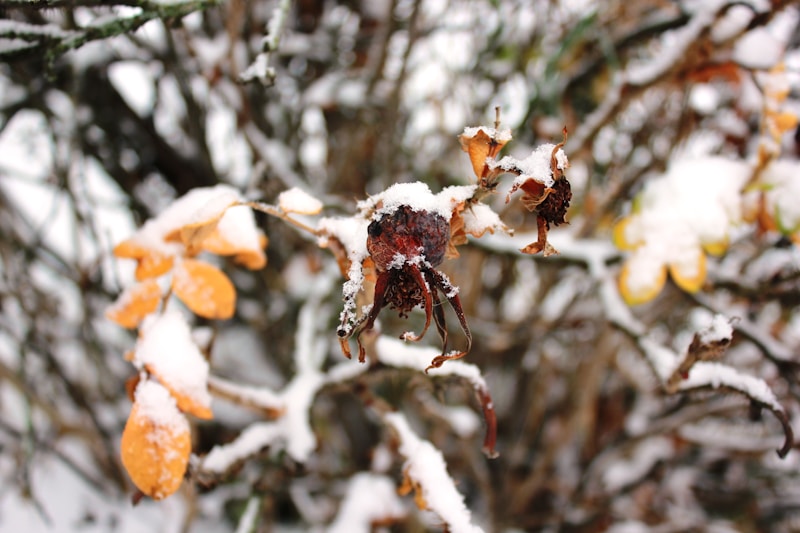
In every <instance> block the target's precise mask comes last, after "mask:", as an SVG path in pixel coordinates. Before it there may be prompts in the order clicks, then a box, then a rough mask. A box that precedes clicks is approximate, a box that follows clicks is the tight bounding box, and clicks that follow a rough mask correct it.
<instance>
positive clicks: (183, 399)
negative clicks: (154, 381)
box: [144, 364, 214, 420]
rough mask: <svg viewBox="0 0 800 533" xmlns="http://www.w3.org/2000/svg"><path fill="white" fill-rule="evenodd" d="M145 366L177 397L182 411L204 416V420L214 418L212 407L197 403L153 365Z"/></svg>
mask: <svg viewBox="0 0 800 533" xmlns="http://www.w3.org/2000/svg"><path fill="white" fill-rule="evenodd" d="M144 367H145V369H146V370H147V371H148V372H149V373H150V374H152V375H153V376H155V377H157V378H158V381H159V382H160V383H161V384H162V385H163V386H164V387H166V388H167V390H168V391H169V393H170V394H171V395H172V397H173V398H175V402H176V403H177V405H178V409H179V410H180V411H182V412H184V413H189V414H190V415H194V416H196V417H197V418H202V419H203V420H211V419H212V418H214V413H213V412H212V411H211V408H210V407H208V406H207V405H202V404H200V403H197V401H196V400H195V399H194V398H192V397H191V396H190V395H188V394H184V393H183V392H182V391H181V389H180V387H175V386H173V385H172V384H171V383H170V382H169V380H168V378H165V377H164V376H161V375H160V374H159V373H158V372H157V371H156V369H155V367H154V366H153V365H149V364H146V365H144Z"/></svg>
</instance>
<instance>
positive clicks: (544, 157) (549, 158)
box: [496, 128, 572, 256]
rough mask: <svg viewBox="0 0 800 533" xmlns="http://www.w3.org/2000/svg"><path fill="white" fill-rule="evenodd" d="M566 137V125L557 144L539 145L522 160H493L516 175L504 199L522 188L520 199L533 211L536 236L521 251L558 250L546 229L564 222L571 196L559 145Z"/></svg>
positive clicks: (565, 160)
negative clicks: (533, 241)
mask: <svg viewBox="0 0 800 533" xmlns="http://www.w3.org/2000/svg"><path fill="white" fill-rule="evenodd" d="M566 141H567V129H566V128H564V140H563V141H562V142H560V143H559V144H556V145H542V146H540V147H539V148H537V149H536V150H535V151H534V152H533V153H531V155H530V156H529V157H528V158H527V159H525V160H522V161H517V160H516V159H513V158H503V159H502V160H500V161H499V162H497V163H496V165H497V166H498V167H499V168H502V169H503V170H504V171H506V172H510V173H512V174H516V175H517V179H516V180H515V181H514V184H513V186H512V187H511V190H510V191H509V192H508V196H506V202H509V201H510V199H511V195H512V194H514V193H515V192H516V191H518V190H521V191H522V193H523V194H522V197H521V198H520V202H521V203H522V205H523V206H524V207H525V208H526V209H528V211H532V212H535V213H536V225H537V230H538V235H537V240H536V242H535V243H531V244H529V245H528V246H526V247H524V248H522V250H521V251H522V253H526V254H536V253H539V252H542V253H543V254H544V255H545V256H547V255H553V254H556V253H558V251H557V250H556V249H555V248H553V246H552V245H550V244H549V243H548V242H547V232H548V231H549V230H550V224H554V225H556V226H558V225H561V224H565V223H566V214H567V209H568V208H569V204H570V201H571V200H572V187H571V186H570V183H569V181H568V180H567V179H566V177H565V176H564V171H565V170H566V169H567V168H569V160H568V159H567V156H566V154H564V151H563V149H562V148H563V146H564V144H565V143H566ZM548 151H549V152H548Z"/></svg>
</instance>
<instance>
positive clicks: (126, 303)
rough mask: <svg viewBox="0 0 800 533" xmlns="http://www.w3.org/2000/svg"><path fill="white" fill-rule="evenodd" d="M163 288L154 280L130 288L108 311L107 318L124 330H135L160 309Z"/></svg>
mask: <svg viewBox="0 0 800 533" xmlns="http://www.w3.org/2000/svg"><path fill="white" fill-rule="evenodd" d="M160 301H161V287H160V286H159V285H158V282H156V281H155V280H153V279H148V280H146V281H144V282H142V283H137V284H136V285H134V286H132V287H130V288H128V289H127V290H126V291H125V292H123V293H122V294H121V295H120V296H119V298H117V301H116V302H114V304H113V305H112V306H111V307H109V308H108V309H107V310H106V318H108V319H109V320H112V321H114V322H116V323H117V324H119V325H120V326H122V327H123V328H135V327H136V326H138V325H139V322H141V321H142V319H143V318H144V317H146V316H147V315H149V314H150V313H152V312H154V311H155V310H156V309H158V304H159V302H160Z"/></svg>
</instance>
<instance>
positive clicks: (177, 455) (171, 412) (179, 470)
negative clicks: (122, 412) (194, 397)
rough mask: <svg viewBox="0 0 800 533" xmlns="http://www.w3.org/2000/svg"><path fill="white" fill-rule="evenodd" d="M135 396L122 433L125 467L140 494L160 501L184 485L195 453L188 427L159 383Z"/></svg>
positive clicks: (149, 383) (138, 390) (146, 385)
mask: <svg viewBox="0 0 800 533" xmlns="http://www.w3.org/2000/svg"><path fill="white" fill-rule="evenodd" d="M135 395H136V401H135V402H134V404H133V409H132V410H131V414H130V416H129V417H128V422H127V423H126V424H125V430H124V431H123V432H122V442H121V443H120V451H121V456H122V464H123V465H124V466H125V469H126V470H127V471H128V475H129V476H130V477H131V480H132V481H133V483H134V484H135V485H136V486H137V487H138V488H139V490H141V491H142V492H143V493H145V494H146V495H148V496H150V497H151V498H153V499H154V500H161V499H163V498H166V497H167V496H169V495H171V494H172V493H174V492H175V491H176V490H178V487H180V485H181V482H183V476H184V474H185V472H186V466H187V464H188V463H189V454H190V453H191V450H192V441H191V435H190V433H189V423H188V421H187V420H186V418H185V417H184V416H183V415H182V414H181V413H180V412H179V411H178V408H177V407H176V406H175V400H174V399H172V397H171V396H170V395H169V392H168V391H167V389H165V388H164V387H162V386H161V385H159V384H158V383H156V382H154V381H142V382H141V383H139V385H138V386H137V387H136V393H135Z"/></svg>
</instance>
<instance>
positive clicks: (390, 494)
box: [327, 472, 407, 533]
mask: <svg viewBox="0 0 800 533" xmlns="http://www.w3.org/2000/svg"><path fill="white" fill-rule="evenodd" d="M406 514H407V511H406V509H405V507H404V505H403V502H402V501H401V500H400V498H399V497H398V496H397V490H396V489H395V486H394V482H393V481H392V479H391V478H389V477H387V476H384V475H379V474H373V473H370V472H360V473H358V474H356V475H354V476H353V477H352V479H350V482H349V483H348V485H347V493H346V494H345V497H344V500H342V503H341V505H340V506H339V512H338V513H337V515H336V518H335V519H334V521H333V523H331V525H330V527H328V529H327V532H328V533H362V532H363V533H370V532H371V531H373V524H376V523H382V524H385V523H386V522H387V521H391V520H400V519H402V518H404V517H405V516H406Z"/></svg>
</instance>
